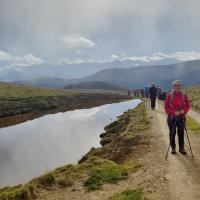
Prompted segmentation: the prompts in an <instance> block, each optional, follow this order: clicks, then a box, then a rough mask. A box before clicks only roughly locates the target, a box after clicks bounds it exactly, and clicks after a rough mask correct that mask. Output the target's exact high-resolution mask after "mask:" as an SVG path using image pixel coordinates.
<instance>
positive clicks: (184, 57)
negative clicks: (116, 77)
mask: <svg viewBox="0 0 200 200" xmlns="http://www.w3.org/2000/svg"><path fill="white" fill-rule="evenodd" d="M165 59H175V60H178V61H189V60H198V59H200V52H195V51H189V52H176V53H172V54H165V53H162V52H158V53H156V54H153V55H151V56H131V57H123V58H121V59H120V60H121V61H124V60H130V61H138V62H145V63H148V62H152V61H159V60H165Z"/></svg>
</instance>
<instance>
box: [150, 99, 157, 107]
mask: <svg viewBox="0 0 200 200" xmlns="http://www.w3.org/2000/svg"><path fill="white" fill-rule="evenodd" d="M150 98H151V108H152V109H154V108H155V106H156V97H150Z"/></svg>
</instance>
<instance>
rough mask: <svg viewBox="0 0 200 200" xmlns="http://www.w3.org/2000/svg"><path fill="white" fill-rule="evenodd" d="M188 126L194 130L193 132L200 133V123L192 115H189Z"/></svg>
mask: <svg viewBox="0 0 200 200" xmlns="http://www.w3.org/2000/svg"><path fill="white" fill-rule="evenodd" d="M186 126H187V127H188V128H189V129H190V130H191V131H193V133H195V134H197V135H200V124H199V123H198V122H197V121H196V120H195V119H193V118H192V117H189V116H187V120H186Z"/></svg>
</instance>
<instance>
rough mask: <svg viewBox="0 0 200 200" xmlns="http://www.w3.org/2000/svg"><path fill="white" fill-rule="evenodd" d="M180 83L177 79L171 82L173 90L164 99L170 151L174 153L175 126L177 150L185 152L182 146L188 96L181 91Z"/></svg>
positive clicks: (188, 105)
mask: <svg viewBox="0 0 200 200" xmlns="http://www.w3.org/2000/svg"><path fill="white" fill-rule="evenodd" d="M181 88H182V83H181V81H179V80H175V81H174V82H173V90H172V91H171V92H169V93H167V96H166V100H165V111H166V113H167V114H168V118H167V123H168V126H169V139H170V145H171V149H172V151H171V153H172V154H175V153H176V144H175V136H176V128H177V131H178V142H179V152H180V153H182V154H187V153H186V151H185V148H184V128H185V115H186V113H187V112H188V110H189V109H190V102H189V99H188V97H187V96H186V95H185V94H183V93H182V92H181Z"/></svg>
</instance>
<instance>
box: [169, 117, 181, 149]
mask: <svg viewBox="0 0 200 200" xmlns="http://www.w3.org/2000/svg"><path fill="white" fill-rule="evenodd" d="M167 123H168V127H169V139H170V144H171V147H172V148H176V143H175V136H176V132H178V143H179V149H182V148H184V127H185V118H182V117H177V118H175V117H170V116H168V118H167ZM173 130H174V131H173Z"/></svg>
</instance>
